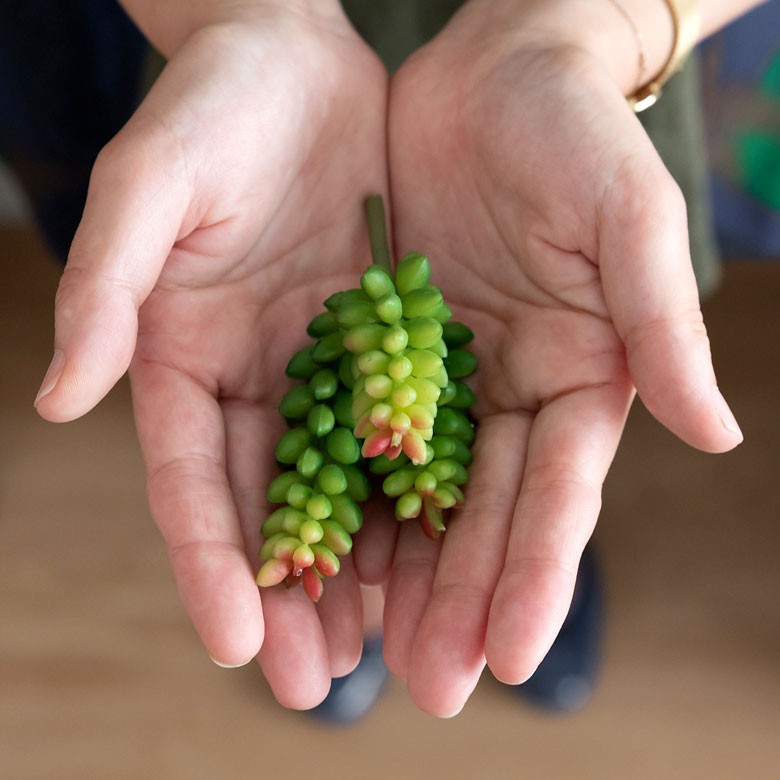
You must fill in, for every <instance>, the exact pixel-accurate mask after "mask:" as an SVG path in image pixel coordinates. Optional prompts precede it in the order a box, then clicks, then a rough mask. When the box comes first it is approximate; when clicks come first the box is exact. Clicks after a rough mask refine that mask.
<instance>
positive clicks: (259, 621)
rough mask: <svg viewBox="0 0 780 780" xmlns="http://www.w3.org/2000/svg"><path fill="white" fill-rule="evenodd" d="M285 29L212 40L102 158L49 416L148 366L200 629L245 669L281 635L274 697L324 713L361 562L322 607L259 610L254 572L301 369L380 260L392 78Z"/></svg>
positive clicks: (204, 37)
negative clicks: (371, 198) (348, 295)
mask: <svg viewBox="0 0 780 780" xmlns="http://www.w3.org/2000/svg"><path fill="white" fill-rule="evenodd" d="M280 17H281V18H277V19H275V20H274V24H273V25H272V26H271V25H269V27H268V31H267V32H266V31H265V30H264V29H247V28H245V27H243V26H238V25H234V26H227V25H226V26H224V27H222V28H209V29H206V30H204V31H201V32H200V33H196V34H195V35H194V36H193V37H192V38H191V39H190V40H189V41H188V42H187V43H186V44H185V45H184V46H183V47H182V48H181V49H180V50H179V51H177V52H176V55H175V56H174V57H173V58H172V60H171V62H170V63H169V65H168V67H167V68H166V70H165V71H164V72H163V74H162V76H161V77H160V79H159V80H158V82H157V83H156V84H155V86H154V88H153V90H152V92H151V93H150V95H149V96H148V97H147V99H146V101H145V102H144V104H143V105H142V106H141V108H140V109H139V111H138V112H137V113H136V114H135V116H134V117H133V119H132V120H131V121H130V123H129V124H128V126H127V127H126V128H125V129H124V130H123V131H122V133H121V134H120V135H119V136H118V137H117V138H116V139H115V140H114V141H113V142H112V143H111V144H110V145H109V147H107V149H106V150H105V151H104V152H103V154H102V155H101V158H100V159H99V161H98V163H97V165H96V167H95V171H94V174H93V179H92V183H91V188H90V195H89V200H88V203H87V208H86V211H85V215H84V219H83V222H82V225H81V227H80V229H79V232H78V234H77V236H76V240H75V242H74V246H73V250H72V252H71V256H70V258H69V262H68V266H67V269H66V271H65V274H64V276H63V280H62V283H61V286H60V290H59V293H58V302H57V343H58V347H59V349H60V352H61V354H63V355H64V359H65V361H66V362H65V364H64V369H63V370H62V374H61V377H60V380H59V382H58V383H57V385H56V388H55V389H54V390H52V391H51V392H50V393H49V394H48V395H46V396H45V397H44V398H42V399H41V400H40V401H39V404H38V408H39V410H41V412H42V414H44V415H45V416H47V417H49V418H50V419H59V420H63V419H71V418H73V417H75V416H78V415H79V414H81V413H83V412H84V411H86V410H87V409H89V408H90V407H91V406H92V405H94V403H96V402H97V401H98V400H99V398H100V397H101V396H102V395H103V394H104V393H105V392H107V390H108V389H109V388H110V387H111V386H112V385H113V383H114V382H115V381H116V379H117V378H118V377H119V376H120V375H121V374H122V373H123V372H124V370H125V369H126V367H127V365H128V363H129V362H130V359H131V357H132V365H131V371H130V373H131V380H132V387H133V401H134V409H135V414H136V420H137V426H138V433H139V438H140V441H141V445H142V448H143V451H144V456H145V460H146V464H147V473H148V491H149V499H150V504H151V508H152V513H153V515H154V517H155V520H156V521H157V523H158V525H159V527H160V529H161V531H162V534H163V536H164V537H165V540H166V542H167V545H168V547H169V552H170V557H171V561H172V566H173V570H174V574H175V577H176V580H177V584H178V586H179V590H180V592H181V595H182V598H183V601H184V603H185V605H186V607H187V609H188V612H189V613H190V616H191V617H192V620H193V623H194V625H195V627H196V629H197V630H198V632H199V633H200V635H201V637H202V639H203V641H204V643H205V645H206V647H207V649H208V651H209V653H210V654H211V655H212V656H213V657H214V658H215V659H216V660H218V661H219V662H220V663H223V664H227V665H231V664H239V663H245V662H247V661H248V660H250V659H251V658H252V657H254V656H255V655H256V654H257V653H258V650H259V649H260V647H261V644H262V651H261V652H260V655H259V660H260V663H261V665H262V666H263V669H264V672H265V674H266V676H267V678H268V679H269V681H270V683H271V685H272V687H273V689H274V692H275V694H276V696H277V698H279V700H280V701H281V702H282V703H284V704H287V705H288V706H292V707H310V706H312V705H314V704H316V703H318V702H319V701H320V700H321V699H322V698H323V697H324V695H325V693H326V692H327V689H328V686H329V683H330V678H331V676H332V675H334V676H335V675H341V674H344V673H346V672H347V671H349V670H350V669H351V668H352V667H353V666H354V664H355V663H356V662H357V660H358V658H359V655H360V647H361V641H362V633H361V631H362V625H361V608H360V597H359V589H358V583H357V579H356V577H355V575H354V572H353V570H352V569H351V567H350V565H349V563H347V564H346V565H345V566H344V568H343V571H342V574H341V576H339V577H338V578H336V581H334V583H333V584H331V585H330V587H329V588H328V589H327V593H326V595H325V597H324V598H323V599H322V601H321V602H320V604H319V605H317V607H315V606H314V605H313V604H312V603H311V602H310V601H309V600H308V598H306V597H305V596H304V594H303V593H302V592H301V591H300V589H295V590H293V591H289V592H284V591H283V590H280V589H274V590H273V591H264V592H263V594H262V603H261V596H260V594H259V593H258V589H257V586H256V585H255V582H254V574H253V571H254V570H256V565H257V561H256V556H257V550H258V547H259V526H260V524H261V522H262V520H263V519H264V515H265V514H266V513H267V505H266V502H265V498H264V488H265V485H266V484H267V483H268V481H269V479H270V478H271V477H272V476H273V462H274V461H273V448H274V445H275V443H276V440H277V439H278V434H279V432H280V429H281V426H282V423H281V420H280V418H279V415H278V412H277V411H276V405H277V404H278V402H279V398H280V397H281V395H282V394H283V392H284V389H285V387H286V385H285V382H286V380H285V378H284V368H285V365H286V363H287V361H288V359H289V357H290V356H291V355H292V353H293V352H294V351H295V350H296V349H298V348H299V347H300V346H302V340H303V339H305V327H306V323H307V321H308V319H310V318H311V317H312V316H313V315H314V314H315V313H316V312H317V311H318V310H319V308H320V306H321V302H322V300H323V299H324V298H325V297H327V296H328V295H329V294H330V293H331V292H333V291H334V290H337V289H341V288H344V287H348V286H350V285H351V284H352V283H353V280H354V279H355V278H356V277H357V276H358V274H359V270H360V269H361V268H362V267H363V266H364V265H365V262H366V257H367V255H368V248H367V246H368V245H367V241H366V239H365V237H364V235H365V231H364V229H363V225H362V222H361V214H360V210H359V207H357V205H356V204H359V200H360V198H361V197H362V195H363V194H364V193H365V192H366V191H372V190H376V191H382V190H383V189H384V187H385V170H384V166H385V137H384V132H385V127H384V114H385V94H386V74H385V72H384V69H383V68H382V67H381V65H380V64H379V63H378V61H377V60H376V59H375V58H374V56H373V55H372V54H371V53H370V52H369V51H368V49H367V48H366V47H365V46H364V45H363V44H362V42H360V41H359V40H358V38H357V36H355V35H354V34H353V33H352V32H351V30H349V28H348V27H347V25H346V24H344V25H343V27H339V28H338V29H329V28H327V29H323V28H320V27H318V26H317V25H315V24H314V23H312V22H310V21H304V20H302V19H301V18H300V17H298V16H296V15H295V14H294V13H289V14H286V13H285V12H281V13H280ZM291 63H292V64H291ZM139 306H140V309H139ZM137 310H138V311H137ZM136 312H137V313H136ZM136 318H137V319H136ZM136 322H137V343H136Z"/></svg>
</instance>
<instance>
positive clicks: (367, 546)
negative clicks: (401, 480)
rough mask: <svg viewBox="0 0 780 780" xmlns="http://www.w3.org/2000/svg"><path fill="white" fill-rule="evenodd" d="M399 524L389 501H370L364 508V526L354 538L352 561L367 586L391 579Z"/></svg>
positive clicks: (361, 580)
mask: <svg viewBox="0 0 780 780" xmlns="http://www.w3.org/2000/svg"><path fill="white" fill-rule="evenodd" d="M398 531H399V523H398V521H397V520H396V519H395V517H394V516H393V511H392V509H391V508H390V506H389V505H388V503H387V502H386V501H382V500H375V499H371V500H369V501H368V502H367V503H366V504H365V506H364V507H363V527H362V528H361V529H360V531H359V533H358V534H357V535H356V536H355V545H354V547H353V548H352V559H353V561H354V564H355V571H356V572H357V576H358V579H359V580H360V582H362V583H363V584H364V585H382V584H384V583H385V582H387V578H388V577H389V576H390V567H391V565H392V562H393V551H394V550H395V546H396V539H397V538H398Z"/></svg>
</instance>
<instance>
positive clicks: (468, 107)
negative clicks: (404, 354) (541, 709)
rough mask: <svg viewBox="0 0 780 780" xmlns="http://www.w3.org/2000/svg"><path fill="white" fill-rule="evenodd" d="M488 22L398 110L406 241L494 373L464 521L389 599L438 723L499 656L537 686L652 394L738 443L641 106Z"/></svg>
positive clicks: (394, 172) (485, 380)
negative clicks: (620, 462)
mask: <svg viewBox="0 0 780 780" xmlns="http://www.w3.org/2000/svg"><path fill="white" fill-rule="evenodd" d="M473 21H474V20H469V18H468V16H467V15H463V14H462V15H461V17H456V19H455V20H454V22H453V23H451V26H450V27H449V28H448V29H447V30H445V31H444V33H442V34H441V35H440V36H439V38H438V39H437V40H435V41H434V42H433V43H432V44H429V46H428V47H426V48H425V49H423V50H422V51H421V52H419V53H418V54H417V55H415V56H414V57H413V58H412V59H411V60H410V61H409V62H408V63H407V64H406V65H405V66H404V67H403V68H402V70H401V71H400V73H399V74H398V76H397V77H396V79H395V81H394V83H393V87H392V93H391V102H390V126H389V127H390V172H391V185H392V192H393V204H394V205H393V208H394V223H395V236H396V240H397V248H398V250H399V252H400V253H403V252H406V251H410V250H412V249H416V250H419V251H423V252H425V253H426V254H428V255H429V257H430V258H431V261H432V265H433V268H434V274H435V279H434V281H435V282H436V284H438V285H440V286H441V287H442V289H443V291H444V294H445V296H446V297H447V299H448V301H450V302H451V304H452V307H453V309H454V311H455V316H456V318H458V319H462V320H463V321H465V322H466V323H467V324H469V325H470V326H471V327H472V328H473V330H474V331H475V332H476V333H477V339H476V341H475V342H474V345H473V348H474V350H475V352H477V354H478V356H479V359H480V369H479V371H478V372H477V374H476V375H475V383H476V387H475V389H476V391H477V396H478V399H479V401H478V406H477V407H476V410H475V412H476V416H477V418H478V422H479V434H478V437H477V444H476V451H475V459H474V465H473V467H472V476H471V479H470V483H469V487H468V501H467V505H466V508H465V509H464V510H463V511H462V512H461V513H460V514H459V515H456V516H455V518H454V519H453V520H452V521H451V523H450V528H449V530H448V531H447V533H446V534H445V536H444V541H443V544H442V545H441V546H440V547H439V546H436V545H433V544H431V543H429V544H428V545H427V547H426V546H425V543H424V541H423V540H422V539H420V538H416V537H418V536H420V534H419V531H417V530H416V529H415V528H413V527H412V526H404V528H403V529H402V531H401V534H400V536H399V540H398V545H397V550H396V555H395V559H394V562H393V566H392V572H391V576H390V584H389V589H388V596H387V606H386V620H385V654H386V658H387V661H388V664H389V665H390V668H391V669H392V670H393V671H394V672H395V673H396V674H398V675H400V676H401V677H403V678H405V679H406V681H407V684H408V687H409V690H410V693H411V695H412V697H413V698H414V699H415V701H416V702H417V703H418V705H419V706H421V707H422V708H423V709H425V710H427V711H430V712H433V713H435V714H439V715H448V714H452V713H453V712H456V711H458V710H459V709H460V708H461V707H462V706H463V704H464V702H465V701H466V699H467V697H468V695H469V694H470V693H471V691H472V689H473V687H474V686H475V685H476V682H477V680H478V678H479V675H480V673H481V671H482V669H483V668H484V665H485V663H486V662H487V664H488V665H489V666H490V668H491V670H492V671H493V673H494V674H495V675H496V676H497V677H498V678H499V679H501V680H503V681H505V682H510V683H518V682H522V681H523V680H525V679H526V678H527V677H529V676H530V675H531V674H532V673H533V671H534V670H535V668H536V666H537V665H538V664H539V662H540V661H541V660H542V658H543V657H544V655H545V653H546V651H547V649H548V648H549V646H550V645H551V643H552V641H553V639H554V638H555V635H556V633H557V631H558V630H559V628H560V626H561V623H562V622H563V619H564V617H565V615H566V612H567V610H568V607H569V603H570V601H571V596H572V592H573V588H574V584H575V578H576V572H577V566H578V561H579V556H580V554H581V552H582V550H583V547H584V545H585V543H586V542H587V540H588V538H589V536H590V534H591V532H592V530H593V527H594V524H595V522H596V518H597V515H598V512H599V507H600V496H601V485H602V483H603V480H604V477H605V475H606V472H607V469H608V468H609V465H610V463H611V460H612V458H613V455H614V453H615V450H616V447H617V444H618V441H619V438H620V434H621V431H622V429H623V426H624V423H625V419H626V415H627V412H628V408H629V406H630V403H631V399H632V397H633V394H634V387H635V386H636V388H637V389H638V390H639V393H640V395H641V396H642V398H643V400H644V402H645V403H646V404H647V405H648V407H649V408H650V410H651V411H652V412H653V413H654V414H655V415H656V417H658V418H659V419H660V420H661V422H663V423H664V424H666V425H667V426H668V427H670V428H671V429H672V430H673V431H674V432H675V433H677V434H678V435H680V436H681V437H682V438H684V439H685V440H686V441H688V442H689V443H691V444H693V445H695V446H698V447H701V448H703V449H707V450H712V451H719V450H723V449H728V448H730V447H732V446H734V445H735V444H736V443H737V442H738V440H739V434H738V433H736V432H735V431H734V430H730V429H729V428H728V427H726V425H727V424H728V425H731V426H732V427H733V423H731V422H730V420H731V418H730V414H729V412H728V410H727V407H725V403H724V402H723V401H722V399H721V398H720V395H719V393H718V391H717V389H716V385H715V380H714V375H713V372H712V367H711V364H710V360H709V353H708V348H707V339H706V334H705V332H704V328H703V325H702V320H701V313H700V311H699V305H698V298H697V293H696V287H695V282H694V279H693V275H692V272H691V269H690V260H689V257H688V248H687V233H686V225H685V211H684V204H683V203H682V199H681V197H680V194H679V192H678V191H677V188H676V186H675V185H674V183H673V182H672V180H671V178H670V177H669V175H668V173H667V172H666V171H665V169H664V168H663V166H662V164H661V163H660V161H659V159H658V158H657V156H656V154H655V152H654V150H653V148H652V146H651V144H650V142H649V141H648V139H647V137H646V136H645V135H644V133H643V131H642V129H641V127H640V126H639V124H638V122H637V121H636V119H635V118H634V116H633V115H632V114H631V112H630V110H629V109H628V107H627V106H626V104H625V101H624V99H623V98H622V96H621V95H620V93H619V92H618V91H617V90H616V89H615V87H614V85H613V84H612V83H610V81H609V79H608V78H606V76H605V74H604V73H603V71H602V69H601V68H600V66H599V64H598V63H597V62H595V61H594V60H593V58H592V57H590V56H588V55H586V54H584V53H578V52H574V51H572V50H569V49H566V50H560V51H558V50H555V49H543V48H530V47H528V48H522V47H510V46H502V45H501V41H500V40H494V41H493V44H494V45H493V46H489V47H488V46H484V45H480V39H479V35H478V34H476V33H475V39H476V42H475V43H474V44H471V43H470V39H469V31H470V29H472V28H473V27H474V25H473V24H470V22H473ZM484 40H485V38H482V41H484ZM723 420H726V421H727V422H726V423H724V422H723Z"/></svg>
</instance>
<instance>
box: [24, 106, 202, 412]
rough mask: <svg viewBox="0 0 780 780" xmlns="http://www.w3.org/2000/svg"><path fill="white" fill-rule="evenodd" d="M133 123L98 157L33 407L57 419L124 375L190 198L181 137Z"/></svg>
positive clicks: (84, 406)
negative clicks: (141, 313) (162, 136)
mask: <svg viewBox="0 0 780 780" xmlns="http://www.w3.org/2000/svg"><path fill="white" fill-rule="evenodd" d="M139 125H142V123H141V122H134V121H133V120H131V122H130V123H129V124H128V126H127V127H126V128H125V129H124V130H122V132H121V133H120V134H119V135H117V136H116V138H114V140H112V141H111V142H110V143H109V144H108V146H106V147H105V148H104V149H103V150H102V151H101V153H100V155H99V156H98V159H97V161H96V163H95V166H94V168H93V170H92V175H91V177H90V184H89V192H88V195H87V202H86V206H85V209H84V214H83V217H82V220H81V223H80V224H79V227H78V230H77V231H76V235H75V237H74V240H73V245H72V247H71V251H70V254H69V256H68V262H67V264H66V266H65V270H64V272H63V275H62V278H61V280H60V284H59V288H58V290H57V296H56V300H55V314H54V324H55V338H54V357H53V359H52V362H51V365H50V367H49V370H48V371H47V372H46V376H45V377H44V380H43V383H42V384H41V388H40V390H39V392H38V396H37V398H36V400H35V406H36V409H37V410H38V412H39V414H41V416H43V417H44V418H46V419H47V420H50V421H52V422H66V421H69V420H73V419H75V418H77V417H80V416H81V415H83V414H85V413H86V412H88V411H89V410H90V409H92V407H94V406H95V405H96V404H97V403H98V402H99V401H100V400H101V399H102V398H103V397H104V396H105V395H106V394H107V393H108V391H109V390H110V389H111V388H112V387H113V386H114V384H115V383H116V382H117V380H118V379H119V378H120V377H121V376H122V375H123V374H124V373H125V371H126V370H127V367H128V365H129V364H130V360H131V358H132V355H133V351H134V350H135V343H136V337H137V332H138V309H139V307H140V306H141V304H142V303H143V302H144V300H145V299H146V298H147V297H148V295H149V293H150V292H151V290H152V288H153V287H154V285H155V283H156V281H157V279H158V277H159V275H160V272H161V270H162V267H163V265H164V263H165V261H166V259H167V257H168V255H169V253H170V251H171V248H172V247H173V244H174V243H175V241H176V239H177V235H178V232H179V229H180V227H181V225H182V221H183V219H184V215H185V214H186V210H187V207H188V203H189V200H190V187H189V184H188V177H186V176H184V175H178V174H179V173H180V172H182V173H183V166H181V165H180V164H179V163H178V161H179V160H180V158H181V152H180V151H178V150H176V148H175V145H174V144H168V143H166V142H165V141H164V140H159V139H158V138H156V137H154V134H153V133H149V132H148V131H143V130H140V129H137V128H138V126H139Z"/></svg>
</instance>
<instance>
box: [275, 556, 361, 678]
mask: <svg viewBox="0 0 780 780" xmlns="http://www.w3.org/2000/svg"><path fill="white" fill-rule="evenodd" d="M317 613H318V615H319V619H320V621H321V623H322V630H323V632H324V634H325V643H326V646H327V648H328V664H329V676H330V677H343V676H344V675H345V674H349V672H351V671H352V670H353V669H354V668H355V667H356V666H357V664H358V661H359V660H360V654H361V651H362V648H363V602H362V599H361V595H360V583H359V582H358V578H357V575H356V574H355V567H354V566H353V564H352V558H351V556H349V555H347V556H344V557H343V558H341V569H340V570H339V573H338V576H336V577H329V578H327V579H326V580H325V590H324V592H323V594H322V598H321V599H320V600H319V603H318V604H317ZM271 630H272V629H271V628H269V633H270V631H271Z"/></svg>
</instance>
